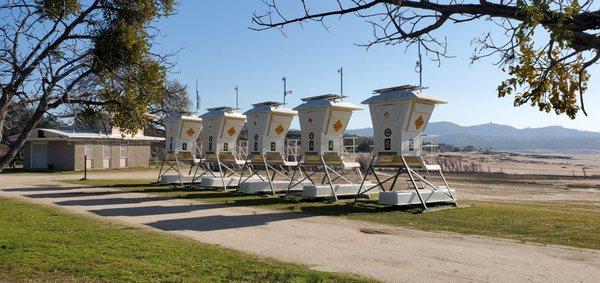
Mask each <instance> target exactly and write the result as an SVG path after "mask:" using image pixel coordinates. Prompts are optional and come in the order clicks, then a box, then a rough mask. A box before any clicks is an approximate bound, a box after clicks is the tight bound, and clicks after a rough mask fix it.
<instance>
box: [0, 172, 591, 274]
mask: <svg viewBox="0 0 600 283" xmlns="http://www.w3.org/2000/svg"><path fill="white" fill-rule="evenodd" d="M108 174H110V175H112V176H108V175H107V176H103V177H104V178H106V177H111V178H115V177H119V176H120V177H121V178H131V179H133V178H134V177H132V175H135V174H132V173H131V172H124V173H123V174H126V175H125V176H123V174H119V173H108ZM144 174H147V175H149V176H150V175H151V173H139V174H138V175H144ZM138 175H135V178H138V179H139V176H138ZM58 178H71V179H72V178H73V176H53V175H41V174H12V175H11V174H6V175H1V176H0V196H10V197H18V198H23V199H27V200H28V201H32V202H36V203H41V204H50V205H57V206H61V207H63V208H65V209H67V210H70V211H73V212H76V213H83V214H92V215H95V216H100V217H105V218H109V219H116V220H118V221H121V222H123V223H127V224H132V225H145V226H147V227H151V228H154V229H160V230H163V231H167V232H170V233H174V234H178V235H182V236H186V237H190V238H193V239H196V240H199V241H202V242H206V243H213V244H219V245H222V246H225V247H229V248H233V249H237V250H241V251H245V252H250V253H253V254H258V255H262V256H267V257H271V258H275V259H279V260H282V261H287V262H294V263H298V264H303V265H307V266H309V267H311V268H314V269H318V270H327V271H341V272H349V273H356V274H360V275H365V276H369V277H373V278H376V279H380V280H384V281H408V280H418V281H448V280H450V281H539V282H542V281H552V282H556V281H569V282H572V281H584V282H594V281H595V282H597V280H598V278H600V252H598V251H592V250H582V249H569V248H563V247H550V246H538V245H531V244H522V243H518V242H514V241H508V240H498V239H491V238H486V237H475V236H464V235H456V234H445V233H431V232H423V231H416V230H409V229H401V228H394V227H389V226H385V225H378V224H371V223H365V222H357V221H350V220H344V219H341V218H333V217H325V216H307V215H303V214H300V213H293V212H281V211H269V210H262V209H257V208H251V207H231V206H220V205H213V204H200V203H198V202H192V201H187V200H181V199H168V198H162V197H157V196H152V195H148V194H142V193H123V192H119V191H116V190H110V189H103V188H77V187H69V186H67V185H64V184H59V183H57V182H56V181H55V180H56V179H58Z"/></svg>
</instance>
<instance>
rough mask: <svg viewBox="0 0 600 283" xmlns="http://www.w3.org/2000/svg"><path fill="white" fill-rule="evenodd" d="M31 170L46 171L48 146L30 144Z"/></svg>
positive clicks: (35, 143)
mask: <svg viewBox="0 0 600 283" xmlns="http://www.w3.org/2000/svg"><path fill="white" fill-rule="evenodd" d="M31 169H38V170H48V144H47V143H46V142H32V143H31Z"/></svg>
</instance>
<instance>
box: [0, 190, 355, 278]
mask: <svg viewBox="0 0 600 283" xmlns="http://www.w3.org/2000/svg"><path fill="white" fill-rule="evenodd" d="M29 280H35V281H254V282H258V281H277V282H280V281H294V282H307V281H308V282H329V281H332V282H337V281H344V282H346V281H367V279H364V278H360V277H355V276H350V275H340V274H334V273H325V272H318V271H313V270H309V269H307V268H305V267H301V266H297V265H293V264H284V263H280V262H277V261H273V260H268V259H261V258H258V257H254V256H250V255H245V254H241V253H240V252H236V251H233V250H229V249H226V248H222V247H219V246H216V245H207V244H201V243H198V242H194V241H192V240H187V239H184V238H179V237H175V236H171V235H167V234H164V233H159V232H151V231H149V230H145V229H138V228H131V227H126V226H121V225H118V224H115V223H113V222H107V221H101V220H97V219H92V218H88V217H84V216H76V215H71V214H68V213H65V212H63V211H62V210H60V209H57V208H51V207H45V206H40V205H34V204H28V203H24V202H21V201H16V200H9V199H4V198H0V282H1V281H7V282H9V281H13V282H14V281H29Z"/></svg>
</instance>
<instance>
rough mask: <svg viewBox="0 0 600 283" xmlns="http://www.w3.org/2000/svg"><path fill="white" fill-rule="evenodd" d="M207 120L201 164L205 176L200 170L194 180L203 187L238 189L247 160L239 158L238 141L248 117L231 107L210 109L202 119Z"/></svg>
mask: <svg viewBox="0 0 600 283" xmlns="http://www.w3.org/2000/svg"><path fill="white" fill-rule="evenodd" d="M200 117H201V118H202V120H203V124H204V130H203V136H204V142H203V143H202V153H203V155H204V159H203V160H202V162H201V166H202V172H200V173H199V172H198V171H200V170H199V168H197V169H196V172H195V173H194V176H193V180H197V179H199V178H201V181H200V185H201V186H203V187H219V188H224V189H227V187H228V186H237V181H238V178H235V177H233V176H236V177H237V175H238V174H239V171H240V169H241V166H242V165H244V163H245V159H243V160H240V159H239V157H238V154H237V142H238V141H237V139H238V137H239V135H240V132H241V131H242V127H243V126H244V124H245V123H246V116H244V115H242V114H241V113H239V112H237V111H236V109H234V108H231V107H218V108H210V109H208V112H207V113H205V114H203V115H201V116H200Z"/></svg>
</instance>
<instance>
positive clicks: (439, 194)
mask: <svg viewBox="0 0 600 283" xmlns="http://www.w3.org/2000/svg"><path fill="white" fill-rule="evenodd" d="M419 193H421V197H423V199H424V200H425V203H453V201H452V199H451V198H449V197H448V196H447V195H446V194H447V193H448V189H446V187H440V188H439V189H438V190H432V189H422V190H419ZM444 193H446V194H444ZM450 193H451V194H452V196H453V197H454V199H456V191H455V190H454V189H450ZM379 203H380V204H385V205H395V206H402V205H416V204H421V201H420V200H419V196H417V193H416V192H415V191H414V190H401V191H391V192H380V193H379Z"/></svg>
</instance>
